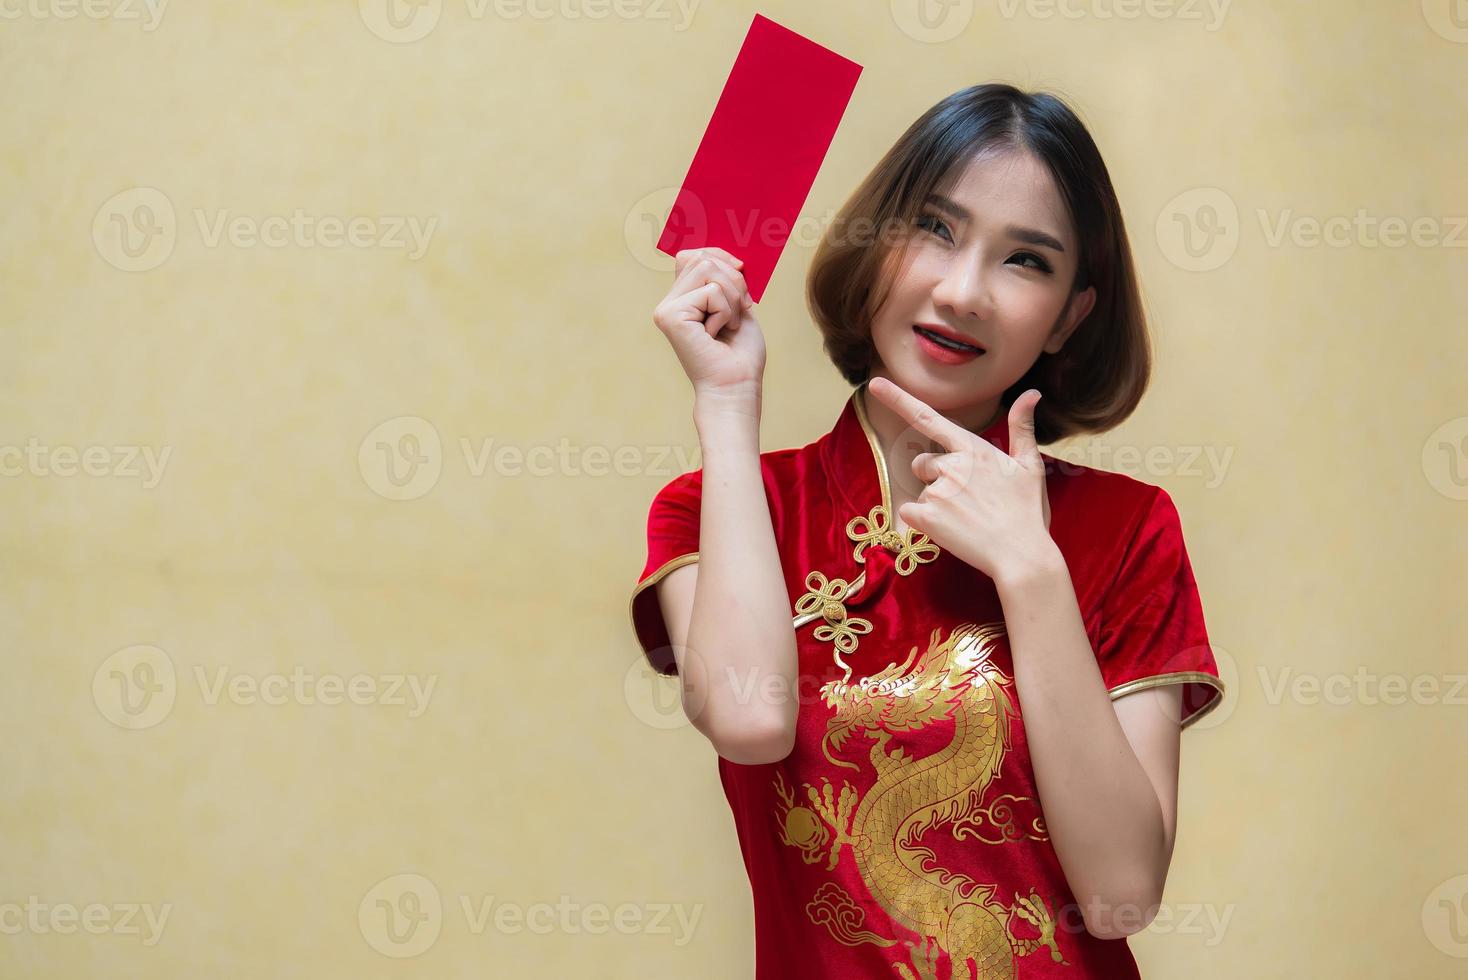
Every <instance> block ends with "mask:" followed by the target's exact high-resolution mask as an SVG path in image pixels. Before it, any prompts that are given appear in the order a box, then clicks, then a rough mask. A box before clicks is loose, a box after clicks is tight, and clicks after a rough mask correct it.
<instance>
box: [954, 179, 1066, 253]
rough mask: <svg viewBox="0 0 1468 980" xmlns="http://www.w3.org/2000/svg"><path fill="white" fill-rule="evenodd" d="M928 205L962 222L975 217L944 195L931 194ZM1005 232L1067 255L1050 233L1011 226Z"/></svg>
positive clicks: (1062, 246) (1012, 236) (1063, 247)
mask: <svg viewBox="0 0 1468 980" xmlns="http://www.w3.org/2000/svg"><path fill="white" fill-rule="evenodd" d="M928 203H929V204H932V205H936V206H937V207H939V208H942V209H943V210H944V211H947V212H948V213H949V214H951V215H953V216H954V217H955V218H958V219H959V220H960V221H967V220H969V219H970V218H972V217H973V215H971V214H969V213H968V209H967V208H965V207H963V205H961V204H959V203H958V202H956V201H953V200H951V199H949V198H946V197H944V196H943V195H942V194H929V195H928ZM1004 231H1005V232H1006V233H1007V234H1008V235H1009V237H1011V238H1017V239H1019V240H1020V241H1022V242H1028V243H1029V244H1031V245H1040V246H1042V247H1044V248H1049V249H1054V250H1055V251H1057V252H1060V253H1061V254H1064V253H1065V246H1064V245H1062V244H1060V241H1059V240H1058V239H1057V238H1056V237H1055V236H1054V235H1051V234H1049V233H1048V232H1043V231H1040V230H1039V229H1038V228H1025V227H1023V226H1022V225H1010V226H1009V227H1007V228H1005V229H1004Z"/></svg>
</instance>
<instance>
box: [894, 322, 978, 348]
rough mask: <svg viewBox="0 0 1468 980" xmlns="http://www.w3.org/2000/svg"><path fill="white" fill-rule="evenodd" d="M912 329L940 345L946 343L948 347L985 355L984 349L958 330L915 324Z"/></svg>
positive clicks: (928, 324)
mask: <svg viewBox="0 0 1468 980" xmlns="http://www.w3.org/2000/svg"><path fill="white" fill-rule="evenodd" d="M912 329H913V331H914V332H916V333H924V334H927V335H928V337H929V338H931V339H933V340H935V341H937V342H938V343H940V344H944V343H946V345H947V346H950V347H954V348H957V349H960V350H965V351H969V352H973V353H979V354H982V353H984V348H983V347H982V346H980V345H979V344H977V343H975V342H974V340H973V339H972V338H970V337H966V336H964V335H963V334H961V333H959V332H958V331H956V330H950V329H948V328H947V327H945V326H943V325H942V324H938V323H915V324H913V325H912Z"/></svg>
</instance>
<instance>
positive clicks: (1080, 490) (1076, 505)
mask: <svg viewBox="0 0 1468 980" xmlns="http://www.w3.org/2000/svg"><path fill="white" fill-rule="evenodd" d="M1041 455H1042V456H1043V457H1044V458H1045V490H1046V493H1047V494H1049V496H1050V506H1051V509H1052V511H1053V512H1056V513H1060V512H1062V511H1063V512H1065V513H1066V514H1067V515H1068V516H1070V517H1072V518H1074V519H1075V522H1076V525H1077V527H1083V528H1086V529H1088V530H1089V531H1090V532H1091V534H1093V535H1094V534H1099V535H1102V536H1106V537H1110V538H1112V539H1113V541H1114V543H1115V544H1117V545H1124V544H1125V543H1126V542H1128V541H1131V540H1132V539H1134V538H1135V537H1136V535H1137V532H1138V531H1139V530H1140V529H1141V528H1142V527H1143V526H1144V525H1147V524H1148V523H1157V522H1161V523H1163V524H1173V525H1176V524H1177V523H1178V520H1179V519H1178V513H1177V508H1176V506H1175V505H1174V504H1173V501H1172V497H1171V496H1170V495H1169V494H1168V492H1167V491H1166V490H1165V489H1163V488H1162V487H1161V486H1158V485H1157V484H1155V483H1150V482H1148V481H1147V480H1144V479H1139V478H1137V477H1134V476H1131V475H1130V474H1127V473H1119V472H1115V471H1112V470H1106V469H1102V468H1100V467H1098V466H1090V465H1087V464H1084V463H1079V462H1074V461H1072V460H1069V459H1066V458H1064V457H1061V456H1055V455H1052V454H1050V453H1048V452H1044V451H1043V450H1042V451H1041Z"/></svg>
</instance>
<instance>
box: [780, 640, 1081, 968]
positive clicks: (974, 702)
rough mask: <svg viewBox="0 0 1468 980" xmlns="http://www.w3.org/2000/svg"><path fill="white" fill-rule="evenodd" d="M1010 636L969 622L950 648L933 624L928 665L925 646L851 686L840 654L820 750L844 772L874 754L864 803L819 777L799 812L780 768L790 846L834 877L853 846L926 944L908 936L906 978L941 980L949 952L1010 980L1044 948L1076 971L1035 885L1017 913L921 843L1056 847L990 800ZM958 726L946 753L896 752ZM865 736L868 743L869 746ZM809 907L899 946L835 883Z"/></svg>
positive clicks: (1006, 707)
mask: <svg viewBox="0 0 1468 980" xmlns="http://www.w3.org/2000/svg"><path fill="white" fill-rule="evenodd" d="M1003 633H1004V625H1003V623H1002V622H1001V623H991V624H987V625H983V626H976V625H974V624H972V623H965V624H963V625H961V626H959V627H957V628H956V629H954V630H953V631H952V633H951V634H950V635H949V637H948V638H947V639H946V640H943V641H941V642H940V640H939V637H940V635H941V630H938V629H935V630H933V633H932V636H931V638H930V640H929V643H928V649H927V652H926V653H925V654H924V655H923V656H922V657H921V658H919V657H918V648H917V647H916V646H914V647H913V648H912V650H911V651H910V652H909V653H908V656H907V660H906V662H905V663H903V664H902V665H901V666H898V665H896V664H890V663H889V664H888V665H887V667H886V669H884V670H882V671H880V672H878V673H875V674H873V675H871V676H870V677H864V678H860V679H859V680H858V681H857V682H856V683H854V684H853V683H852V682H851V668H850V667H849V666H847V665H846V663H845V662H844V661H843V660H842V658H841V655H840V654H839V653H838V654H837V655H836V662H837V664H838V665H839V666H841V667H843V668H844V669H845V673H844V675H843V676H842V677H841V678H840V679H839V680H831V681H828V682H827V683H826V684H825V685H824V686H823V687H822V689H821V694H822V697H823V698H824V700H825V703H826V705H827V706H828V707H830V708H832V709H834V712H835V713H834V714H833V716H832V717H831V719H830V721H829V722H828V723H827V727H826V734H825V737H824V738H823V739H822V751H823V753H824V754H825V756H826V758H827V759H828V760H829V761H830V762H831V763H832V764H833V765H835V766H839V767H843V768H849V769H859V768H860V765H859V764H858V763H857V762H853V761H850V760H849V759H847V758H842V757H838V756H840V755H846V754H849V755H851V756H852V757H854V758H862V757H865V761H866V762H867V763H869V764H870V765H871V767H872V768H873V770H874V771H875V773H876V781H875V783H874V784H873V785H872V787H871V788H870V789H869V790H867V792H866V794H865V795H861V796H859V794H858V793H857V791H856V790H855V789H854V788H853V787H852V786H851V784H850V783H848V782H846V781H845V780H842V785H841V786H840V788H839V789H838V788H837V787H835V786H833V785H832V783H831V781H830V780H829V779H826V778H824V777H822V779H821V783H822V786H821V787H820V788H819V789H817V788H816V787H815V786H812V785H811V784H809V783H806V784H805V785H804V789H805V795H806V800H807V802H808V805H807V804H797V802H796V794H795V792H794V790H793V789H791V788H790V787H789V786H787V784H786V783H785V780H784V776H783V774H782V773H780V772H777V774H776V778H775V790H776V792H777V793H778V794H779V797H780V806H779V808H778V812H777V814H776V822H777V824H778V826H779V832H780V835H781V840H782V841H783V842H784V843H785V844H787V845H789V846H791V847H794V848H796V849H798V850H799V851H800V854H801V857H802V859H803V860H804V861H805V862H806V863H807V864H816V863H818V862H822V861H824V863H825V868H826V870H828V871H829V870H834V869H835V867H836V865H837V862H838V859H839V858H840V856H841V852H842V849H843V848H845V849H846V850H847V852H848V853H849V854H850V855H851V858H852V860H854V861H855V863H856V867H857V869H858V871H859V872H860V876H861V880H862V881H863V883H864V884H865V885H866V887H867V889H868V891H869V893H870V895H871V897H872V899H873V900H874V901H876V902H877V903H878V904H879V905H880V906H881V907H882V909H883V910H884V911H885V912H886V913H887V915H888V916H889V917H890V918H891V920H892V921H893V922H895V923H897V924H898V925H901V926H902V927H904V928H906V929H908V930H910V931H911V932H913V933H916V934H917V936H918V937H919V940H918V942H916V943H914V942H911V941H907V942H906V945H907V947H908V951H909V953H908V955H909V958H910V959H911V961H912V967H911V968H910V967H909V966H908V965H907V964H906V963H901V962H897V963H894V964H893V968H894V969H895V970H896V971H897V973H898V974H899V975H900V976H901V977H902V978H903V980H938V978H937V973H936V968H937V963H938V956H939V954H940V953H941V952H946V953H947V954H948V956H949V958H950V961H951V962H952V963H953V976H954V977H958V976H960V975H961V976H965V977H969V976H971V977H973V978H975V980H1012V978H1014V977H1015V976H1016V974H1017V970H1018V966H1017V962H1016V961H1017V959H1018V958H1019V957H1022V956H1027V955H1029V954H1030V953H1033V952H1035V951H1037V950H1039V949H1040V948H1042V947H1048V948H1049V950H1050V957H1051V959H1052V960H1053V961H1054V962H1056V963H1060V964H1062V965H1067V966H1068V965H1069V963H1068V962H1067V961H1066V959H1065V958H1064V956H1063V955H1062V954H1061V951H1060V947H1059V945H1058V944H1057V942H1056V937H1055V932H1056V923H1055V921H1054V919H1053V918H1052V917H1051V914H1050V910H1049V908H1048V907H1047V906H1046V904H1045V902H1044V900H1043V899H1042V898H1041V897H1040V896H1039V895H1038V894H1037V893H1036V892H1035V890H1034V889H1033V888H1032V889H1030V892H1029V894H1028V895H1026V896H1021V895H1019V894H1018V893H1016V894H1015V895H1014V901H1013V903H1011V904H1009V905H1008V906H1006V905H1005V904H1004V903H1003V901H1002V900H1000V898H999V897H998V895H997V892H998V887H997V885H996V884H993V883H982V882H978V881H975V880H974V879H973V878H971V877H969V876H967V875H965V874H962V873H960V872H956V871H953V870H950V869H947V868H944V867H942V866H941V865H938V864H937V861H936V858H937V855H936V854H935V853H934V851H933V850H932V849H931V848H930V847H925V846H924V845H923V844H922V842H921V841H922V838H923V835H924V833H925V832H926V831H927V830H928V829H929V828H931V827H933V826H934V825H937V824H950V825H951V826H952V828H953V834H954V837H955V838H959V837H963V836H966V835H973V836H977V837H978V838H979V839H981V840H984V841H986V842H990V843H996V844H997V843H999V842H1001V841H1009V840H1016V839H1020V838H1022V837H1031V838H1034V839H1038V840H1045V839H1047V838H1046V836H1045V829H1044V824H1043V821H1042V820H1040V819H1038V818H1037V819H1035V820H1034V821H1033V822H1032V823H1031V825H1030V826H1029V827H1020V826H1019V825H1018V823H1017V821H1016V820H1015V819H1014V817H1013V812H1012V810H1011V809H1010V807H1009V805H1008V801H1015V800H1017V799H1020V798H1016V797H1012V796H1005V797H1000V798H999V799H997V800H996V801H995V802H994V803H992V804H990V805H989V806H987V807H985V806H983V805H982V801H983V797H984V794H985V791H986V790H987V789H988V788H989V786H990V784H991V783H992V782H993V781H994V780H995V779H996V778H997V777H998V775H999V770H1000V767H1001V765H1002V764H1003V761H1004V755H1005V752H1006V751H1007V750H1008V749H1009V747H1010V744H1011V742H1010V725H1011V721H1012V719H1013V717H1014V715H1015V713H1016V706H1015V704H1014V701H1013V699H1012V697H1011V695H1010V692H1009V678H1008V676H1007V675H1006V674H1005V673H1004V671H1003V670H1002V669H1001V668H999V667H998V666H997V665H996V664H994V663H993V662H991V660H990V653H991V651H992V650H993V648H994V644H995V642H996V640H997V638H998V637H999V636H1001V635H1002V634H1003ZM948 718H951V719H952V720H953V722H954V735H953V738H952V740H951V741H950V742H949V743H948V744H947V745H945V746H944V747H943V748H941V749H939V750H938V751H936V752H933V753H931V754H929V755H927V756H924V757H923V758H920V759H919V758H909V757H908V756H907V755H905V754H904V752H903V750H902V749H901V747H896V748H894V749H892V750H891V751H890V752H889V751H888V750H887V744H888V742H889V741H891V739H892V736H893V734H894V733H898V732H907V731H916V730H918V729H921V728H923V727H925V726H926V725H929V724H933V723H935V722H937V721H940V720H943V719H948ZM866 740H869V742H870V745H869V746H867V750H866V751H865V752H862V751H861V749H862V747H863V746H864V745H865V743H866ZM833 753H836V754H833ZM991 826H992V828H996V829H990V827H991ZM806 913H807V915H808V916H809V917H810V919H811V921H812V922H814V923H816V924H817V925H820V926H823V927H824V928H825V929H826V930H827V931H828V932H829V933H830V935H831V936H832V937H833V938H835V939H836V940H837V941H839V942H841V943H844V944H846V945H849V946H851V945H857V944H859V943H867V942H869V943H872V944H874V945H876V946H879V947H888V946H894V945H896V943H897V940H896V939H894V938H888V937H883V936H880V935H877V934H876V933H874V932H872V931H871V930H869V929H866V928H863V919H864V914H863V910H862V908H861V906H860V905H859V904H858V903H857V902H856V901H855V900H854V899H853V898H852V897H851V896H850V895H848V894H847V893H846V892H845V891H844V890H843V889H842V888H841V886H840V885H839V884H837V883H836V882H834V881H833V882H827V883H825V884H823V885H822V886H821V887H820V888H819V889H818V890H817V891H816V894H815V895H814V896H812V898H811V899H810V901H809V902H808V903H807V905H806ZM1014 916H1018V917H1019V918H1020V919H1022V920H1024V921H1025V922H1028V923H1029V924H1030V925H1031V926H1033V927H1034V928H1035V929H1038V930H1039V933H1040V935H1039V937H1038V938H1022V937H1019V936H1016V935H1014V933H1013V932H1012V930H1011V924H1012V922H1013V917H1014ZM914 970H916V973H914V972H913V971H914ZM960 971H961V972H960Z"/></svg>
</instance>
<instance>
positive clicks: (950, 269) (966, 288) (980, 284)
mask: <svg viewBox="0 0 1468 980" xmlns="http://www.w3.org/2000/svg"><path fill="white" fill-rule="evenodd" d="M933 302H934V303H935V304H936V305H937V306H938V307H939V308H947V310H948V311H949V312H950V313H952V315H953V316H954V317H956V318H958V319H962V320H967V319H969V318H970V317H975V318H977V319H980V320H987V319H989V316H990V314H991V313H992V312H993V303H992V302H991V300H990V297H989V283H988V280H987V278H986V277H985V275H984V272H983V268H982V266H981V264H980V263H979V262H978V261H977V260H975V259H974V258H973V257H972V256H957V257H955V258H953V259H952V260H950V261H949V262H948V265H947V268H945V269H944V271H943V276H942V278H941V279H939V280H938V282H937V284H936V285H934V287H933Z"/></svg>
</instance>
